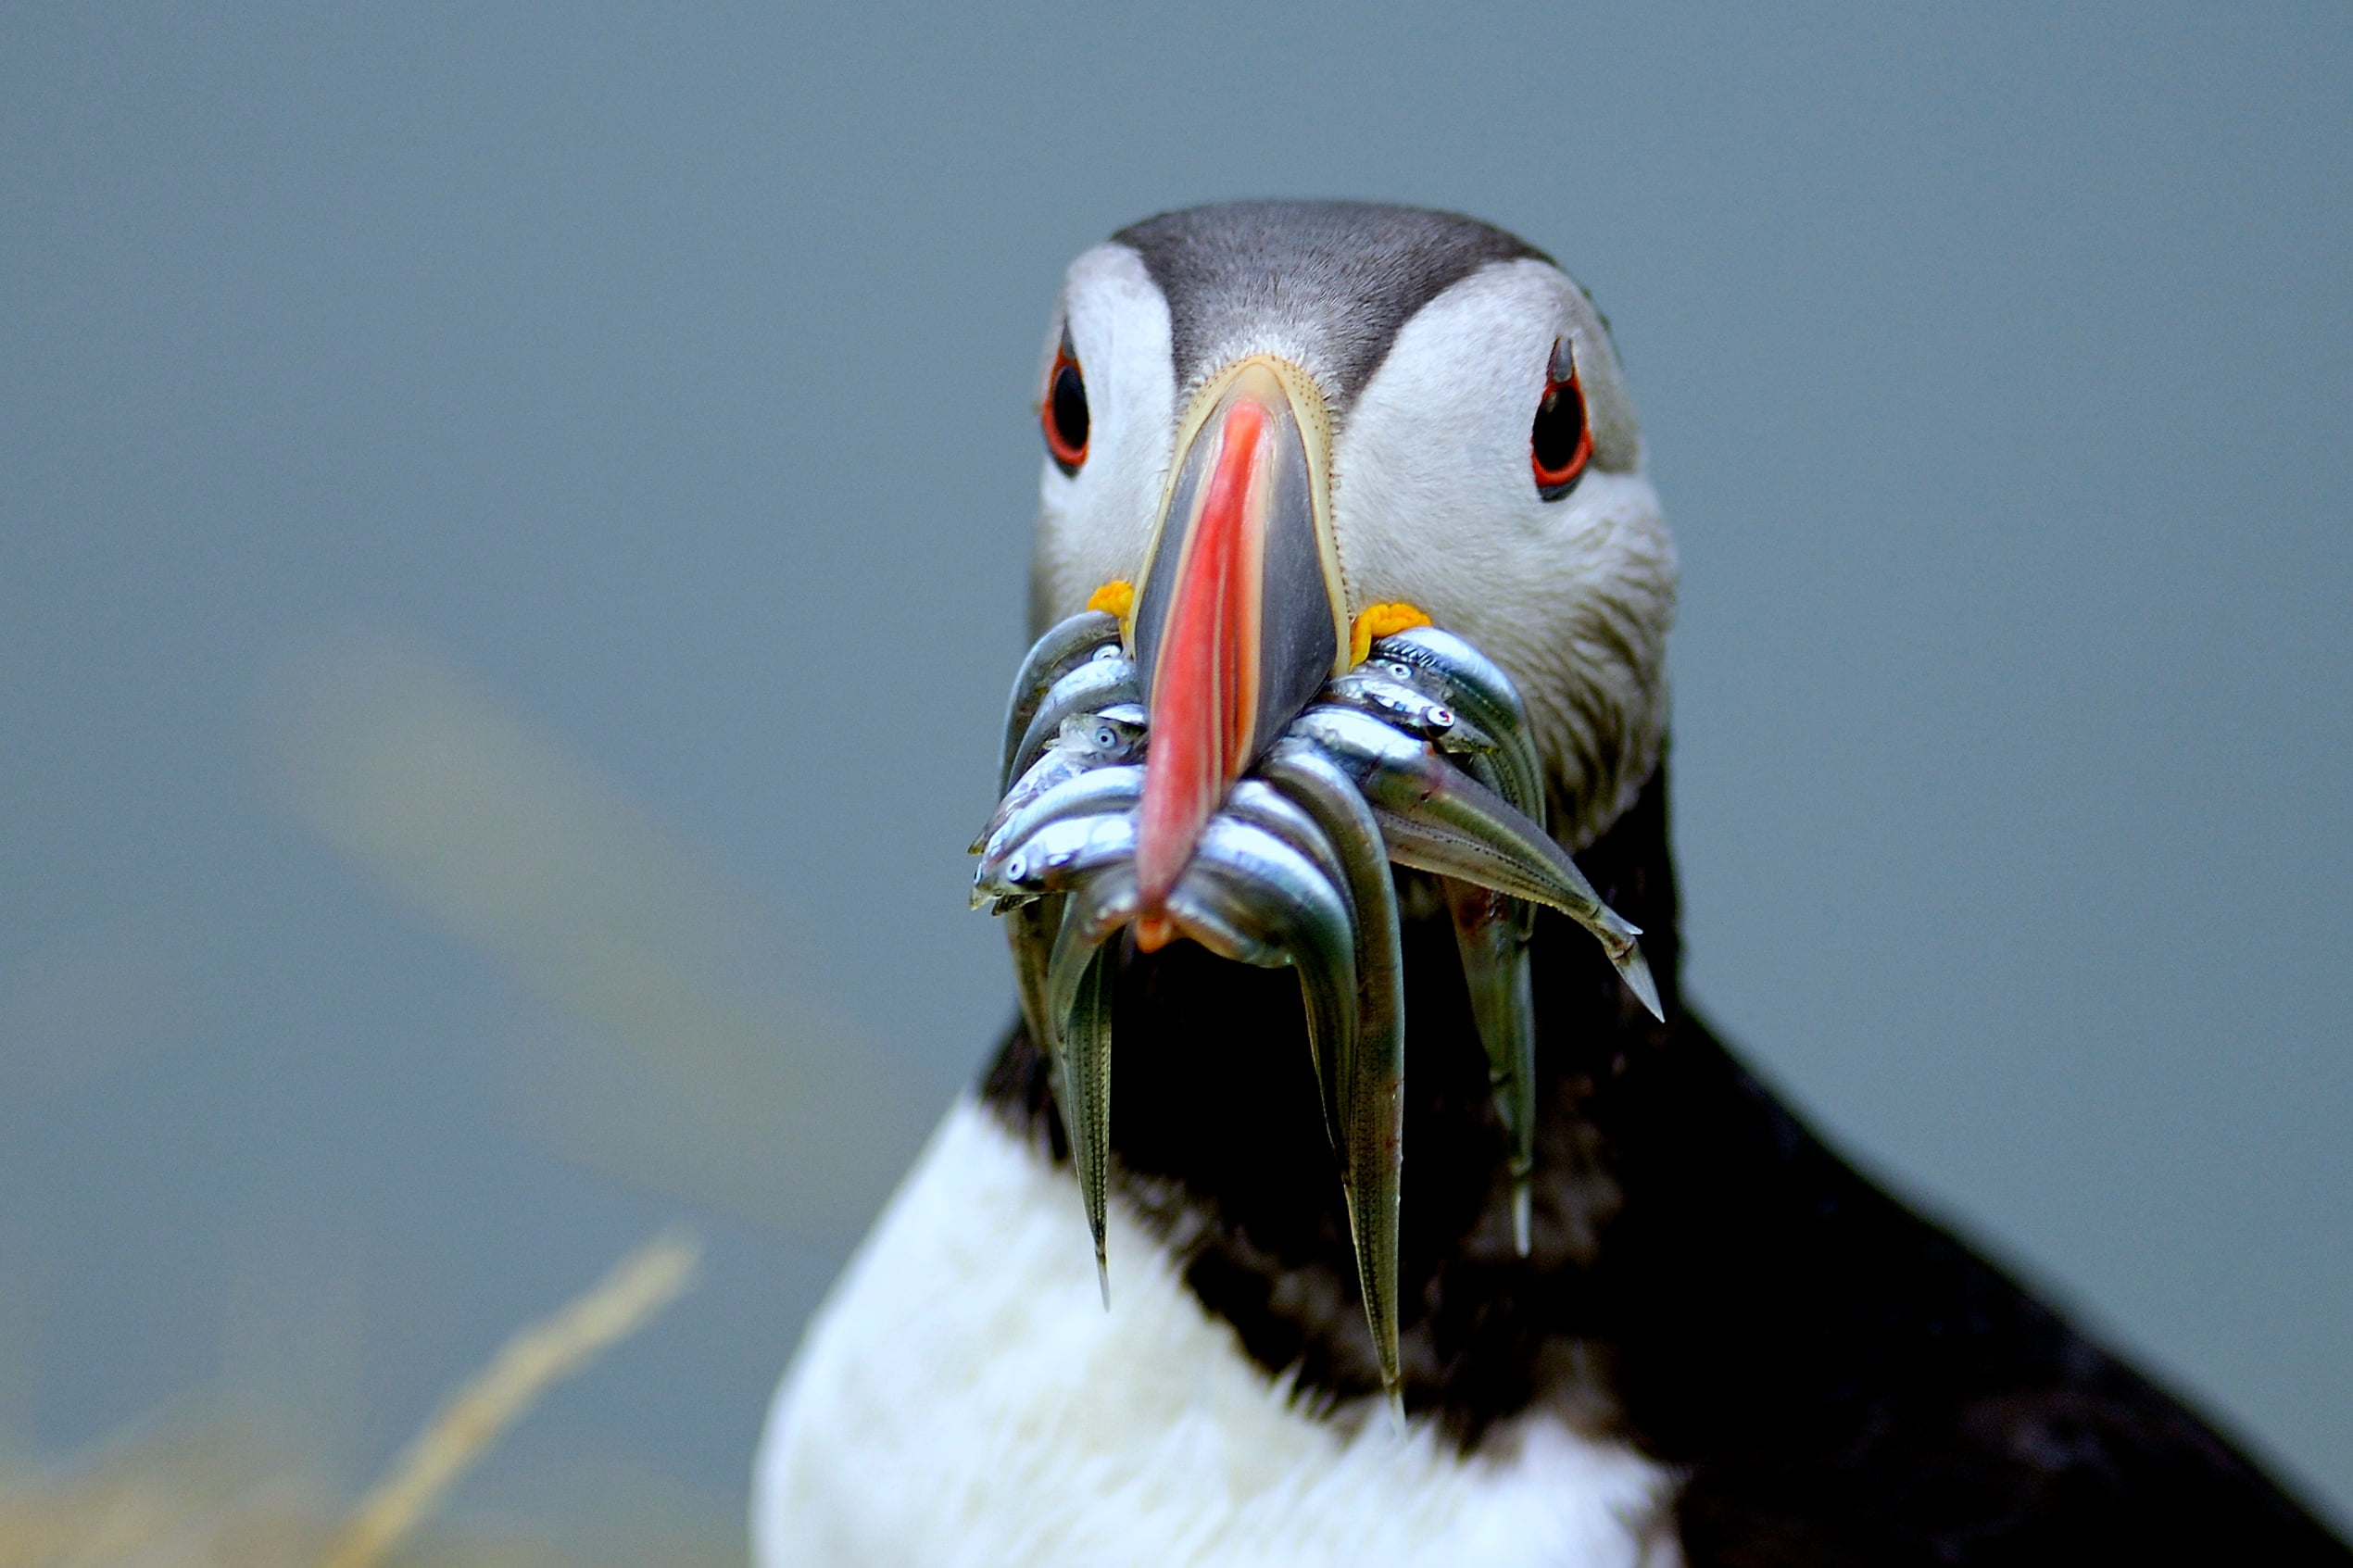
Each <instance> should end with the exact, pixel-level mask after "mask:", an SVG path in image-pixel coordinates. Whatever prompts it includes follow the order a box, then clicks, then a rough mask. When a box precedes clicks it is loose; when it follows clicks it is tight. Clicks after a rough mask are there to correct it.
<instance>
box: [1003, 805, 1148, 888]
mask: <svg viewBox="0 0 2353 1568" xmlns="http://www.w3.org/2000/svg"><path fill="white" fill-rule="evenodd" d="M1135 858H1136V820H1135V818H1134V817H1133V816H1132V815H1131V814H1129V813H1127V812H1124V811H1122V812H1113V813H1109V814H1106V815H1103V816H1100V817H1065V818H1063V819H1061V820H1060V821H1057V822H1048V823H1047V824H1045V826H1043V827H1041V828H1039V829H1038V831H1037V832H1036V833H1034V834H1030V836H1029V837H1028V838H1027V839H1026V840H1025V841H1024V842H1022V843H1020V844H1017V845H1015V846H1014V847H1013V849H1012V851H1011V852H1009V853H1008V854H1007V855H1005V856H1004V858H1003V859H1000V860H987V861H983V862H982V863H981V872H980V874H979V875H978V876H977V877H976V878H975V882H974V891H975V892H976V893H981V894H986V895H989V896H991V897H997V898H1000V899H1003V898H1035V897H1038V896H1039V895H1041V894H1047V893H1068V892H1071V891H1073V890H1074V889H1075V888H1076V887H1077V885H1078V884H1079V883H1080V882H1082V881H1083V880H1085V879H1086V878H1087V877H1088V876H1090V875H1092V874H1094V873H1095V872H1101V871H1103V870H1105V869H1106V868H1108V867H1111V866H1114V865H1117V864H1119V863H1121V862H1122V861H1126V860H1133V859H1135Z"/></svg>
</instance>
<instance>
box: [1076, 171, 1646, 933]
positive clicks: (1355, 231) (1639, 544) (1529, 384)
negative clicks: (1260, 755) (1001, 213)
mask: <svg viewBox="0 0 2353 1568" xmlns="http://www.w3.org/2000/svg"><path fill="white" fill-rule="evenodd" d="M1037 384H1038V419H1039V422H1040V425H1041V427H1042V429H1043V432H1044V436H1045V444H1046V461H1045V465H1044V469H1043V472H1042V474H1041V476H1040V480H1039V490H1040V508H1039V518H1038V533H1037V544H1036V553H1035V558H1034V561H1033V566H1032V577H1031V600H1030V616H1031V621H1032V631H1033V633H1037V632H1039V631H1042V630H1043V629H1044V628H1045V627H1046V626H1048V625H1050V624H1051V623H1052V622H1054V621H1058V620H1060V619H1061V618H1063V617H1064V616H1067V615H1070V614H1072V613H1074V612H1076V611H1077V610H1079V609H1081V608H1086V607H1087V606H1088V605H1089V604H1090V603H1092V604H1094V605H1096V606H1097V607H1098V608H1111V609H1113V610H1114V613H1116V614H1118V615H1119V616H1120V618H1121V621H1122V627H1123V631H1124V633H1125V634H1126V640H1127V643H1128V646H1129V648H1130V650H1131V651H1132V652H1133V654H1134V655H1135V658H1136V660H1137V668H1138V672H1139V677H1140V679H1141V681H1142V683H1143V684H1144V688H1145V694H1146V697H1147V701H1148V703H1149V705H1150V708H1151V718H1152V735H1153V740H1152V757H1151V768H1150V771H1149V775H1148V779H1147V785H1146V795H1145V800H1144V805H1143V808H1142V811H1141V815H1140V819H1139V843H1138V870H1139V877H1140V878H1141V880H1142V881H1143V883H1144V884H1145V888H1146V892H1147V894H1148V896H1149V895H1150V894H1151V893H1152V892H1153V891H1155V890H1164V889H1165V888H1166V886H1167V885H1168V884H1169V883H1170V882H1171V881H1173V880H1174V878H1175V877H1176V873H1177V872H1179V871H1181V870H1182V868H1183V865H1184V862H1185V859H1186V858H1187V857H1188V856H1189V854H1190V853H1191V850H1192V846H1193V842H1194V840H1195V839H1196V837H1197V836H1198V834H1199V833H1200V831H1201V828H1202V823H1203V822H1205V821H1206V820H1207V818H1208V817H1209V815H1210V814H1211V812H1213V811H1214V809H1216V806H1217V804H1218V801H1219V800H1220V799H1221V798H1222V797H1223V796H1224V794H1225V792H1226V790H1227V788H1228V787H1229V786H1230V785H1231V784H1232V783H1233V781H1234V780H1235V778H1236V777H1238V776H1239V774H1240V773H1241V772H1242V771H1243V770H1245V769H1246V768H1247V767H1248V766H1249V765H1250V763H1251V761H1252V759H1253V757H1254V756H1255V755H1256V754H1257V752H1258V751H1259V750H1260V749H1261V748H1263V747H1264V746H1265V745H1266V743H1267V742H1268V741H1270V740H1271V739H1272V738H1273V737H1274V736H1275V735H1276V734H1277V733H1278V732H1279V731H1280V730H1281V729H1282V727H1283V726H1284V725H1285V724H1286V723H1288V722H1289V721H1290V719H1291V718H1292V717H1293V716H1294V715H1295V714H1296V713H1297V712H1298V711H1299V710H1300V709H1301V708H1302V707H1303V706H1304V705H1305V704H1306V703H1307V702H1308V701H1309V700H1311V699H1312V698H1313V697H1314V696H1315V693H1316V691H1317V690H1318V689H1319V688H1320V687H1321V686H1322V684H1323V683H1324V682H1325V681H1327V679H1329V678H1330V677H1331V676H1332V675H1333V674H1335V673H1339V672H1341V671H1345V670H1346V669H1347V668H1348V667H1349V666H1350V665H1351V664H1353V662H1355V661H1356V660H1358V659H1362V658H1363V657H1364V654H1365V645H1366V642H1367V640H1368V638H1370V637H1373V636H1378V635H1380V634H1383V633H1387V632H1389V631H1392V630H1395V629H1397V628H1398V627H1399V626H1401V625H1407V624H1414V623H1416V622H1417V621H1418V620H1420V619H1421V618H1425V617H1426V618H1427V619H1428V621H1432V622H1434V623H1435V624H1436V625H1438V626H1439V627H1441V628H1443V629H1445V630H1446V631H1449V632H1452V633H1456V634H1457V635H1459V636H1461V637H1463V638H1464V639H1466V640H1467V641H1468V642H1470V643H1471V644H1473V645H1474V646H1477V647H1478V648H1479V649H1480V650H1481V651H1482V652H1484V653H1485V654H1486V655H1487V656H1488V657H1489V658H1491V659H1493V660H1494V661H1495V662H1496V663H1497V664H1499V665H1500V666H1501V667H1502V668H1503V670H1504V672H1505V673H1506V674H1508V675H1509V676H1510V677H1511V678H1512V680H1513V682H1514V683H1515V684H1516V685H1517V686H1518V688H1519V691H1520V694H1521V696H1522V697H1523V699H1524V700H1525V702H1526V704H1527V708H1528V712H1529V724H1530V727H1531V729H1532V732H1533V736H1534V739H1535V742H1536V746H1537V748H1538V753H1539V756H1540V758H1541V762H1542V765H1543V768H1544V771H1545V773H1546V775H1547V789H1548V793H1549V796H1550V799H1551V809H1552V813H1551V814H1552V821H1551V823H1550V826H1551V828H1552V831H1553V832H1554V835H1555V836H1556V837H1558V838H1559V839H1561V840H1562V841H1563V842H1564V843H1566V844H1567V846H1568V847H1571V848H1577V847H1581V846H1582V845H1583V844H1584V843H1586V842H1588V841H1590V840H1591V839H1592V838H1593V837H1594V836H1595V835H1597V834H1599V833H1601V832H1602V830H1604V828H1606V827H1607V826H1608V825H1609V824H1610V822H1612V821H1613V820H1615V819H1616V818H1617V816H1618V815H1619V813H1621V812H1622V811H1624V810H1625V809H1626V808H1627V807H1628V806H1629V805H1630V804H1631V803H1632V802H1633V800H1634V798H1635V797H1636V795H1637V794H1638V793H1639V792H1640V790H1641V788H1642V784H1643V783H1644V782H1645V780H1647V779H1648V778H1649V776H1650V774H1651V773H1652V771H1654V769H1655V766H1656V764H1657V761H1658V759H1659V754H1660V750H1661V746H1662V744H1663V737H1664V734H1665V724H1666V707H1667V691H1666V677H1665V643H1666V636H1667V629H1668V627H1669V625H1670V623H1671V621H1672V620H1673V615H1674V604H1675V583H1676V568H1675V553H1674V546H1673V545H1672V543H1671V541H1670V539H1669V537H1668V534H1667V528H1666V524H1665V521H1664V520H1663V519H1662V518H1661V516H1660V511H1659V505H1658V497H1657V495H1656V493H1655V491H1654V490H1653V489H1652V487H1651V483H1650V481H1649V480H1648V478H1647V477H1646V476H1645V474H1644V472H1643V467H1642V434H1641V431H1640V429H1639V427H1638V426H1637V424H1636V422H1635V419H1634V410H1633V407H1632V405H1631V403H1630V402H1629V399H1628V396H1627V392H1626V386H1625V382H1624V378H1623V376H1622V374H1621V372H1620V370H1619V367H1618V363H1617V354H1616V351H1615V349H1614V348H1613V346H1612V345H1611V342H1610V337H1609V332H1608V328H1607V326H1606V324H1605V323H1604V320H1603V319H1602V317H1601V316H1600V314H1599V313H1598V312H1597V311H1596V310H1595V309H1594V307H1593V306H1592V302H1591V301H1590V300H1589V299H1588V298H1587V297H1586V295H1585V294H1584V291H1583V290H1582V289H1581V288H1579V285H1578V284H1577V282H1575V281H1574V280H1573V279H1571V278H1570V277H1569V276H1568V275H1567V273H1566V272H1564V271H1562V270H1561V269H1560V268H1559V267H1558V266H1556V265H1555V264H1554V262H1553V261H1552V259H1551V258H1550V257H1546V256H1544V255H1543V254H1542V253H1541V252H1539V251H1537V250H1536V249H1534V248H1533V247H1532V246H1530V245H1527V244H1525V243H1524V242H1522V241H1520V240H1518V239H1516V238H1514V237H1513V236H1512V235H1510V234H1507V233H1505V232H1503V231H1501V230H1499V229H1495V228H1492V227H1491V226H1489V225H1487V224H1485V223H1481V222H1478V221H1477V220H1473V219H1468V218H1464V217H1459V216H1456V215H1453V214H1450V213H1441V212H1430V211H1425V210H1421V209H1418V208H1413V207H1387V206H1377V205H1370V204H1363V203H1353V202H1236V203H1227V204H1220V205H1216V206H1210V207H1191V208H1187V209H1185V210H1182V211H1177V212H1171V213H1164V214H1162V215H1161V216H1159V217H1156V218H1151V219H1147V220H1144V221H1143V222H1140V223H1138V224H1136V225H1134V226H1132V227H1130V228H1127V229H1124V230H1122V231H1120V232H1118V233H1116V234H1114V235H1113V236H1112V238H1111V239H1110V240H1109V241H1107V242H1106V243H1104V244H1102V245H1098V246H1096V247H1095V248H1093V249H1091V250H1089V251H1088V252H1086V253H1085V254H1084V255H1082V256H1080V257H1078V258H1077V260H1076V261H1075V262H1073V263H1072V264H1071V267H1070V270H1069V272H1068V273H1067V275H1066V276H1065V278H1064V280H1063V288H1062V293H1061V295H1060V297H1059V298H1058V299H1057V301H1056V303H1055V307H1054V313H1053V320H1052V322H1051V326H1050V327H1049V329H1048V332H1047V334H1046V345H1045V351H1044V353H1043V355H1042V356H1041V357H1040V361H1039V374H1038V383H1037ZM1139 935H1142V936H1143V937H1144V939H1145V940H1146V942H1147V943H1148V944H1149V943H1150V941H1151V933H1150V930H1149V927H1148V925H1147V926H1139Z"/></svg>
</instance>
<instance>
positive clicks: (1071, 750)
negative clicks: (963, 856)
mask: <svg viewBox="0 0 2353 1568" xmlns="http://www.w3.org/2000/svg"><path fill="white" fill-rule="evenodd" d="M1148 723H1149V719H1148V717H1147V715H1146V714H1145V712H1144V709H1143V708H1142V706H1141V705H1139V704H1137V703H1133V702H1118V703H1114V704H1113V705H1112V706H1111V707H1109V708H1106V709H1103V710H1102V711H1101V712H1099V713H1074V714H1072V715H1071V716H1070V717H1069V718H1067V719H1065V720H1063V727H1062V731H1061V733H1060V734H1057V735H1056V736H1055V737H1054V744H1053V745H1051V746H1048V747H1047V748H1046V749H1045V752H1044V753H1043V754H1042V755H1041V756H1039V758H1038V760H1037V761H1035V762H1032V763H1031V764H1030V765H1029V767H1028V769H1027V770H1026V771H1024V772H1023V774H1022V775H1021V777H1020V778H1019V779H1017V780H1015V781H1014V782H1013V787H1012V788H1011V789H1009V790H1007V791H1006V792H1005V796H1004V798H1003V799H1001V800H1000V801H998V803H997V809H995V810H994V811H992V812H990V813H989V817H988V825H987V826H986V827H984V828H982V829H981V830H980V833H979V834H978V836H976V837H975V838H974V840H973V841H972V847H971V848H970V849H969V850H968V851H967V853H969V854H974V855H977V854H980V853H981V852H982V851H983V850H985V849H986V848H987V847H988V841H989V839H990V838H991V837H992V836H994V835H995V834H996V832H997V830H998V829H999V828H1001V827H1003V826H1004V825H1005V823H1006V822H1008V821H1009V820H1011V818H1012V817H1013V813H1014V812H1016V811H1018V810H1020V809H1022V808H1023V807H1025V806H1026V805H1028V804H1029V803H1030V802H1031V801H1033V800H1035V799H1037V798H1038V797H1039V796H1041V795H1043V794H1045V793H1046V792H1047V791H1048V790H1050V789H1051V788H1053V787H1054V786H1055V785H1056V784H1061V783H1062V782H1063V780H1065V779H1073V778H1076V777H1077V776H1078V775H1079V774H1081V773H1084V772H1087V771H1090V770H1093V769H1096V768H1110V767H1116V766H1118V765H1119V764H1121V763H1123V762H1140V761H1141V760H1143V757H1144V750H1145V746H1146V744H1147V742H1148V741H1149V739H1150V735H1151V732H1150V731H1149V729H1148V728H1147V725H1148Z"/></svg>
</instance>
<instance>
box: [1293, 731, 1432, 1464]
mask: <svg viewBox="0 0 2353 1568" xmlns="http://www.w3.org/2000/svg"><path fill="white" fill-rule="evenodd" d="M1260 771H1261V773H1262V774H1263V775H1264V776H1265V779H1266V781H1267V782H1268V783H1270V784H1273V785H1274V786H1275V787H1276V788H1277V789H1278V790H1281V791H1282V792H1283V793H1284V794H1286V795H1287V796H1289V797H1290V798H1291V799H1292V800H1293V801H1295V802H1297V803H1298V805H1299V806H1300V808H1301V809H1302V810H1304V811H1305V812H1306V813H1307V814H1308V815H1310V816H1312V817H1313V818H1315V822H1316V825H1317V826H1318V827H1320V828H1321V829H1322V830H1323V833H1324V836H1325V838H1326V839H1327V842H1329V843H1330V845H1331V846H1332V847H1333V849H1334V850H1335V851H1336V852H1337V853H1338V854H1339V857H1340V863H1341V865H1342V867H1343V868H1344V871H1345V875H1346V882H1345V884H1344V885H1345V886H1346V888H1347V890H1348V894H1349V897H1350V901H1351V902H1352V903H1353V904H1354V905H1355V908H1356V931H1355V938H1356V1031H1355V1035H1354V1036H1353V1041H1352V1042H1351V1045H1350V1048H1349V1050H1348V1053H1347V1055H1346V1056H1345V1057H1343V1058H1341V1059H1340V1060H1337V1061H1335V1062H1333V1063H1331V1064H1330V1070H1329V1071H1327V1073H1326V1074H1325V1078H1326V1088H1325V1095H1326V1102H1327V1115H1330V1116H1332V1117H1333V1118H1334V1120H1335V1122H1336V1123H1337V1126H1338V1129H1339V1137H1338V1142H1339V1144H1340V1154H1341V1162H1342V1170H1343V1171H1344V1173H1346V1177H1347V1182H1348V1219H1349V1231H1350V1234H1351V1236H1352V1238H1353V1242H1354V1245H1355V1249H1356V1274H1357V1283H1358V1287H1359V1288H1360V1289H1361V1290H1362V1291H1363V1292H1364V1297H1365V1321H1366V1323H1367V1325H1368V1326H1369V1327H1370V1328H1371V1330H1372V1335H1373V1348H1374V1351H1375V1354H1376V1355H1377V1356H1378V1360H1379V1363H1380V1370H1381V1382H1382V1385H1383V1386H1384V1387H1385V1388H1386V1389H1387V1390H1388V1392H1389V1396H1390V1406H1391V1411H1392V1413H1393V1414H1395V1415H1396V1416H1397V1417H1398V1418H1399V1419H1400V1420H1401V1421H1402V1420H1403V1406H1402V1405H1401V1404H1400V1403H1399V1392H1398V1386H1397V1317H1398V1313H1397V1253H1398V1198H1399V1194H1400V1190H1401V1177H1402V1169H1401V1167H1402V1162H1403V1157H1404V1088H1405V966H1404V962H1403V958H1402V957H1401V955H1400V945H1399V939H1398V917H1397V884H1396V882H1395V880H1394V879H1393V878H1392V877H1391V876H1390V870H1389V851H1388V847H1387V846H1386V845H1385V844H1384V843H1383V842H1382V839H1381V834H1380V825H1379V823H1378V822H1377V821H1376V820H1375V819H1374V816H1373V812H1372V809H1371V808H1370V807H1369V806H1367V805H1365V797H1363V796H1362V795H1360V794H1359V793H1358V792H1357V789H1356V786H1355V784H1354V783H1353V781H1351V780H1350V778H1349V777H1348V775H1347V774H1346V773H1344V772H1342V771H1340V768H1339V767H1338V766H1337V765H1335V764H1334V763H1333V762H1332V760H1331V759H1329V758H1328V757H1327V756H1325V755H1324V753H1323V752H1322V750H1321V749H1319V748H1318V747H1316V746H1314V745H1312V744H1310V743H1307V742H1304V741H1294V740H1282V741H1278V742H1277V743H1276V744H1275V746H1274V747H1273V748H1272V749H1271V750H1270V751H1269V752H1268V753H1267V755H1266V758H1265V760H1264V761H1263V762H1262V763H1261V764H1260Z"/></svg>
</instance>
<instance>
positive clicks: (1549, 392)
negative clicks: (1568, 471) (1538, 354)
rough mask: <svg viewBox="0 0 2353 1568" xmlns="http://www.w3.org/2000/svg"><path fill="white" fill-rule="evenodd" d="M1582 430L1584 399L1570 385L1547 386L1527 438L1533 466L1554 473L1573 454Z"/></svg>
mask: <svg viewBox="0 0 2353 1568" xmlns="http://www.w3.org/2000/svg"><path fill="white" fill-rule="evenodd" d="M1584 433H1585V400H1584V399H1583V398H1581V397H1579V396H1578V395H1577V388H1576V386H1575V385H1574V384H1573V383H1572V384H1567V385H1562V386H1554V387H1548V388H1546V389H1545V392H1544V401H1543V402H1541V403H1540V404H1538V405H1537V407H1536V429H1535V431H1534V432H1533V433H1532V435H1531V437H1530V439H1531V442H1532V444H1533V445H1534V446H1535V448H1536V466H1537V467H1539V468H1541V469H1542V470H1544V471H1545V472H1547V473H1558V472H1559V471H1560V470H1563V469H1565V468H1567V466H1568V465H1569V463H1570V462H1571V461H1572V460H1573V459H1574V458H1576V456H1577V443H1578V439H1579V437H1580V436H1582V435H1583V434H1584Z"/></svg>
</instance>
